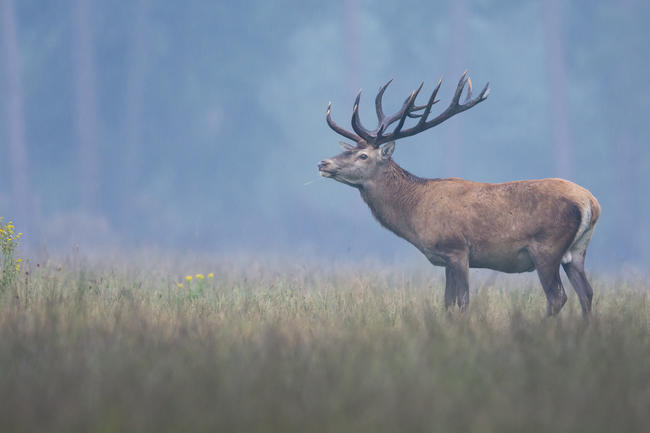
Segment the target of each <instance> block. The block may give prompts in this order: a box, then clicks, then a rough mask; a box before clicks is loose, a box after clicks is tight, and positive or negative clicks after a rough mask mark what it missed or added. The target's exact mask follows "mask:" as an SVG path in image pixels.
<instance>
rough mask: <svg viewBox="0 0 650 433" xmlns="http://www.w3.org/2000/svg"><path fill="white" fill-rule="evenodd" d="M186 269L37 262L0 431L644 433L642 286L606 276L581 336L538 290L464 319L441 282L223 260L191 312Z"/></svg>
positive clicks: (519, 289)
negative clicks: (452, 308)
mask: <svg viewBox="0 0 650 433" xmlns="http://www.w3.org/2000/svg"><path fill="white" fill-rule="evenodd" d="M179 267H180V266H179V265H174V264H168V265H162V266H158V267H153V266H145V267H139V266H136V265H114V266H111V265H91V264H84V263H73V262H69V263H63V264H62V267H59V266H58V265H57V264H55V263H47V264H43V265H41V266H39V267H36V265H35V264H31V265H29V266H28V267H27V271H28V272H29V274H28V275H23V277H22V278H21V280H20V281H19V283H18V284H16V285H14V286H12V287H6V288H5V290H4V292H3V293H2V294H1V295H0V431H3V432H4V431H7V432H13V431H16V432H18V431H30V432H31V431H47V432H57V431H61V432H75V431H79V432H113V431H115V432H121V431H138V432H146V431H152V432H192V431H198V432H202V431H205V432H214V431H250V432H306V431H309V432H403V431H414V432H418V431H423V432H424V431H426V432H431V431H436V432H456V431H458V432H545V431H553V432H563V431H564V432H581V431H589V432H600V431H602V432H634V431H648V429H649V428H650V424H649V423H650V414H649V413H648V412H649V408H650V299H649V297H648V293H649V292H648V290H649V285H648V284H646V283H645V282H644V281H643V280H638V281H618V280H607V279H604V278H602V279H596V280H595V281H594V289H595V292H596V299H595V308H594V314H593V316H592V318H591V320H589V321H588V322H585V321H584V320H583V319H582V317H581V315H580V312H579V306H578V302H577V299H575V294H572V293H571V294H570V295H571V296H570V301H569V304H568V305H567V307H565V310H563V311H562V312H561V314H560V316H559V317H557V318H552V319H546V318H544V311H545V299H544V297H543V294H542V290H541V288H539V286H538V285H537V283H536V282H535V281H534V280H532V279H528V278H516V277H515V278H513V279H506V278H499V279H498V280H497V281H493V280H492V281H491V280H490V278H484V277H480V276H479V278H475V279H474V281H473V286H474V287H475V288H474V290H473V291H472V294H471V296H472V300H471V305H470V308H469V310H468V311H467V312H465V313H464V314H460V313H458V312H451V313H446V312H444V309H443V307H442V304H443V301H442V292H443V289H442V284H443V280H442V276H441V274H440V273H437V272H433V271H428V270H426V271H424V270H413V269H404V268H397V269H395V270H392V271H387V270H386V269H385V268H382V267H379V266H377V265H372V264H367V265H363V266H361V268H360V269H359V268H356V269H355V268H352V267H349V268H347V269H342V270H337V269H335V268H333V267H326V268H322V267H319V266H317V265H313V266H298V265H295V266H293V267H288V266H284V267H278V266H276V265H273V264H268V263H267V264H260V263H257V264H252V265H247V266H233V265H232V264H226V263H222V264H220V265H215V266H213V269H207V267H206V266H204V267H203V268H202V269H200V271H202V272H206V273H207V272H209V271H211V270H213V271H214V272H215V278H213V279H210V280H207V279H206V280H204V281H202V284H204V287H203V290H202V292H201V294H200V296H188V291H187V290H186V289H187V287H186V286H184V287H183V288H178V287H177V283H178V282H179V281H181V280H182V277H183V274H182V273H180V272H176V271H177V270H178V268H179ZM196 271H198V270H196ZM476 287H478V289H476ZM567 289H568V290H570V289H569V288H567Z"/></svg>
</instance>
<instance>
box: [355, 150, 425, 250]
mask: <svg viewBox="0 0 650 433" xmlns="http://www.w3.org/2000/svg"><path fill="white" fill-rule="evenodd" d="M425 183H426V179H422V178H419V177H417V176H414V175H412V174H410V173H409V172H407V171H406V170H404V169H403V168H402V167H400V166H399V165H397V164H396V163H395V162H394V161H393V160H389V161H388V164H387V165H386V167H385V168H384V169H383V170H382V171H381V172H380V174H379V175H378V176H376V178H375V179H373V180H372V181H371V182H368V183H367V184H364V185H363V186H362V187H361V188H359V190H360V192H361V197H362V198H363V200H364V201H365V202H366V204H367V205H368V207H369V208H370V211H371V212H372V214H373V216H374V217H375V218H376V219H377V221H379V223H380V224H381V225H382V226H384V227H386V228H387V229H389V230H390V231H392V232H393V233H395V234H396V235H398V236H400V237H402V238H405V239H407V240H411V238H412V237H413V236H415V233H414V230H413V224H412V218H413V214H414V209H415V208H416V206H417V205H418V204H419V202H420V200H421V197H422V195H423V191H424V185H425Z"/></svg>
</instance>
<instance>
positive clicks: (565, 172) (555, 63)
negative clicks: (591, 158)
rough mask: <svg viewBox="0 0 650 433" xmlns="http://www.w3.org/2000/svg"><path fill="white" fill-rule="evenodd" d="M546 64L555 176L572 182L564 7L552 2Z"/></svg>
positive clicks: (546, 10)
mask: <svg viewBox="0 0 650 433" xmlns="http://www.w3.org/2000/svg"><path fill="white" fill-rule="evenodd" d="M541 7H542V8H543V23H544V36H545V42H546V44H545V45H546V60H547V62H546V63H547V67H548V83H549V92H548V95H549V103H550V106H549V110H550V113H549V114H550V117H549V119H550V122H551V125H550V128H551V131H552V134H553V143H554V147H553V149H554V153H555V173H556V175H557V176H559V177H563V178H571V176H572V171H573V144H572V142H571V128H570V124H569V115H570V113H569V98H568V96H567V95H568V93H569V88H568V86H567V78H566V76H567V74H566V64H565V61H564V56H565V53H564V44H565V39H564V26H563V22H564V20H563V15H564V14H563V8H564V3H563V2H561V1H560V0H548V1H547V2H545V3H542V6H541Z"/></svg>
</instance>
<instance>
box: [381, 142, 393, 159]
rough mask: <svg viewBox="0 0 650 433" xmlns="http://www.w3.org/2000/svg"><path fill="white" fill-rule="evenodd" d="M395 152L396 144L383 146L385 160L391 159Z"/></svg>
mask: <svg viewBox="0 0 650 433" xmlns="http://www.w3.org/2000/svg"><path fill="white" fill-rule="evenodd" d="M394 150H395V142H394V141H389V142H388V143H386V144H384V145H382V146H381V157H382V158H384V159H388V158H390V156H391V155H392V154H393V151H394Z"/></svg>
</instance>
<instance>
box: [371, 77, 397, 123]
mask: <svg viewBox="0 0 650 433" xmlns="http://www.w3.org/2000/svg"><path fill="white" fill-rule="evenodd" d="M392 82H393V79H392V78H391V79H390V80H388V82H387V83H386V84H384V85H383V86H382V87H380V88H379V92H378V93H377V97H376V98H375V110H376V111H377V120H378V121H379V125H380V126H381V121H382V120H383V119H384V117H386V116H384V110H383V109H382V107H381V100H382V98H383V97H384V92H385V91H386V88H387V87H388V85H389V84H390V83H392Z"/></svg>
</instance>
